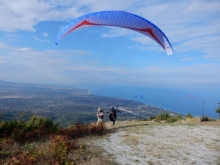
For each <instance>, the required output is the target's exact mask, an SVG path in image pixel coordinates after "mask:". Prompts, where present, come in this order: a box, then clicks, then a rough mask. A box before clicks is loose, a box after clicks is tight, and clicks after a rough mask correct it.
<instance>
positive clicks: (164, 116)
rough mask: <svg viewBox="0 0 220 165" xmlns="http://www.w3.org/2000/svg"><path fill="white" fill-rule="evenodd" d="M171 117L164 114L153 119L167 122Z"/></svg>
mask: <svg viewBox="0 0 220 165" xmlns="http://www.w3.org/2000/svg"><path fill="white" fill-rule="evenodd" d="M170 117H171V116H170V115H169V114H168V113H164V114H159V115H157V116H156V117H155V119H157V120H167V119H169V118H170Z"/></svg>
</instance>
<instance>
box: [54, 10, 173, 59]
mask: <svg viewBox="0 0 220 165" xmlns="http://www.w3.org/2000/svg"><path fill="white" fill-rule="evenodd" d="M86 26H116V27H121V28H126V29H131V30H134V31H137V32H139V33H142V34H144V35H146V36H148V37H150V38H151V39H153V40H154V41H156V42H157V43H158V44H159V45H160V46H161V47H162V48H163V49H164V50H165V51H166V53H167V54H168V55H171V54H173V48H172V46H171V44H170V42H169V40H168V38H167V37H166V35H165V34H164V33H163V32H162V31H161V30H160V29H159V28H158V27H157V26H156V25H154V24H153V23H152V22H150V21H148V20H146V19H145V18H142V17H140V16H138V15H135V14H131V13H128V12H125V11H100V12H95V13H90V14H86V15H83V16H81V17H79V18H76V19H75V20H73V21H72V22H70V23H69V24H68V25H67V26H65V27H64V28H63V29H62V30H61V31H60V33H59V34H58V36H57V39H56V41H55V43H56V44H57V45H58V44H59V42H60V40H61V39H62V38H63V37H64V36H66V35H67V34H69V33H70V32H73V31H74V30H76V29H79V28H82V27H86Z"/></svg>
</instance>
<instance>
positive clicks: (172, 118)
mask: <svg viewBox="0 0 220 165" xmlns="http://www.w3.org/2000/svg"><path fill="white" fill-rule="evenodd" d="M176 121H177V118H176V117H170V118H169V119H167V120H166V123H174V122H176Z"/></svg>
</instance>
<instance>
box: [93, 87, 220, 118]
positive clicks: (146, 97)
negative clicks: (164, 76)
mask: <svg viewBox="0 0 220 165" xmlns="http://www.w3.org/2000/svg"><path fill="white" fill-rule="evenodd" d="M90 92H91V94H94V95H102V96H110V97H117V98H124V99H129V100H136V101H138V102H142V103H145V104H148V105H152V106H155V107H160V108H164V109H166V110H171V111H174V112H178V113H181V114H184V115H186V114H188V113H190V114H192V115H193V116H195V117H202V116H203V112H204V116H208V117H210V118H215V119H217V118H218V115H217V113H216V112H215V111H216V109H217V108H218V102H219V101H220V100H219V97H218V95H219V91H216V90H215V87H214V86H212V87H209V88H205V87H204V88H203V87H201V86H200V87H198V86H197V87H194V88H193V89H191V90H189V89H188V90H186V89H183V90H180V89H175V88H156V87H132V86H131V87H129V88H125V87H107V88H105V89H103V88H93V89H91V90H90ZM136 95H142V96H143V98H141V97H136V98H135V96H136ZM204 101H205V102H204ZM203 102H204V107H203ZM115 104H116V105H117V104H118V103H115ZM122 106H123V105H122ZM202 110H203V111H202Z"/></svg>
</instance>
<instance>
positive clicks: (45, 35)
mask: <svg viewBox="0 0 220 165" xmlns="http://www.w3.org/2000/svg"><path fill="white" fill-rule="evenodd" d="M41 34H42V36H44V37H47V36H48V35H49V34H48V33H46V32H44V33H41Z"/></svg>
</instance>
